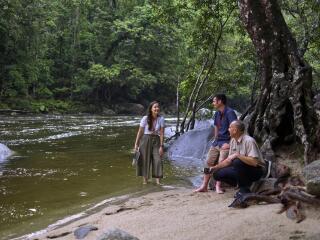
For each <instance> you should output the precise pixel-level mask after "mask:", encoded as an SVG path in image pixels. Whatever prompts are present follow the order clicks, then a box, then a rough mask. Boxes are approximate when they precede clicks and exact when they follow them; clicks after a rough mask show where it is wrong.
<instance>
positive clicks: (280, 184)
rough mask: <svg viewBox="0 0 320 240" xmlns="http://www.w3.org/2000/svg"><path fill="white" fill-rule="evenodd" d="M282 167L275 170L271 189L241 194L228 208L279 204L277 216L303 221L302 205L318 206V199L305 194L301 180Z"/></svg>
mask: <svg viewBox="0 0 320 240" xmlns="http://www.w3.org/2000/svg"><path fill="white" fill-rule="evenodd" d="M284 166H285V165H283V164H281V165H280V168H277V173H278V178H277V179H276V181H275V182H274V185H273V186H272V187H271V188H269V189H262V190H259V189H255V193H247V194H242V195H240V196H238V197H237V198H236V199H235V200H234V201H233V202H232V203H231V204H230V205H229V207H233V208H246V207H249V206H250V205H253V204H260V203H266V204H273V203H281V204H282V207H281V209H280V210H279V211H278V213H279V214H281V213H283V212H286V216H287V217H288V218H289V219H292V220H295V221H296V222H297V223H299V222H301V221H303V220H304V219H305V218H306V216H305V214H304V213H303V204H311V205H317V206H320V199H318V198H316V197H315V196H313V195H311V194H309V193H307V192H306V187H305V184H304V182H303V181H302V180H301V178H300V177H298V176H290V170H289V168H288V167H284ZM265 181H266V180H265ZM261 182H263V181H261ZM260 186H261V183H260ZM258 188H259V186H258Z"/></svg>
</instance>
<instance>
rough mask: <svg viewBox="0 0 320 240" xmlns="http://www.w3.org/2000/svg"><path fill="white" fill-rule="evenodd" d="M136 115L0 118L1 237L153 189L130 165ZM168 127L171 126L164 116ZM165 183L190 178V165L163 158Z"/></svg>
mask: <svg viewBox="0 0 320 240" xmlns="http://www.w3.org/2000/svg"><path fill="white" fill-rule="evenodd" d="M140 118H141V117H132V116H130V117H129V116H114V117H106V116H43V115H41V116H0V133H1V135H0V142H1V143H3V144H5V145H7V146H8V147H9V148H10V149H11V150H13V151H15V155H13V156H12V157H11V158H10V159H7V160H4V161H1V162H0V239H11V238H14V237H18V236H21V235H23V234H26V233H31V232H34V231H37V230H40V229H42V228H45V227H47V226H48V225H49V224H52V223H54V222H56V221H57V220H59V219H62V218H64V217H66V216H70V215H72V214H75V213H78V212H81V211H83V210H85V209H88V208H90V207H92V206H93V205H95V204H96V203H99V202H100V201H102V200H103V199H107V198H110V197H114V196H121V195H124V194H128V193H135V192H139V191H145V190H146V189H148V188H150V189H151V190H152V189H153V188H157V187H156V186H155V185H153V184H150V185H148V186H147V187H144V186H142V184H141V182H142V180H141V179H140V178H137V177H136V176H135V170H134V169H133V168H132V167H131V150H132V147H133V144H134V140H135V135H136V131H137V128H138V124H139V121H140ZM168 120H169V121H167V125H170V124H172V125H174V122H173V121H171V122H170V119H168ZM164 167H165V178H164V180H163V182H164V184H166V185H173V184H174V185H179V184H182V185H183V184H188V180H186V179H187V178H188V177H192V176H193V175H194V174H195V169H194V167H190V168H188V167H186V166H180V165H177V164H176V163H172V162H170V161H169V160H165V162H164Z"/></svg>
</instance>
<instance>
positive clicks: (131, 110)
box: [115, 103, 145, 115]
mask: <svg viewBox="0 0 320 240" xmlns="http://www.w3.org/2000/svg"><path fill="white" fill-rule="evenodd" d="M115 110H116V112H117V113H118V114H133V115H142V114H144V112H145V108H144V106H143V105H141V104H138V103H123V104H121V105H117V106H116V107H115Z"/></svg>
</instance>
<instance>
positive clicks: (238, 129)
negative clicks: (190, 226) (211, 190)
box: [195, 120, 264, 196]
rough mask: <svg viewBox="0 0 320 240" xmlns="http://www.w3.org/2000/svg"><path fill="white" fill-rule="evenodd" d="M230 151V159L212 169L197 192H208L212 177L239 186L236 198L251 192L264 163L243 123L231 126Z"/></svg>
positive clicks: (234, 122) (239, 122)
mask: <svg viewBox="0 0 320 240" xmlns="http://www.w3.org/2000/svg"><path fill="white" fill-rule="evenodd" d="M229 132H230V137H231V141H230V150H229V155H228V157H227V158H226V159H225V160H224V161H222V162H220V163H219V164H217V165H215V166H213V167H210V171H209V174H205V175H204V178H203V183H202V185H201V187H200V188H198V189H196V190H195V191H196V192H206V191H208V183H209V180H210V177H211V176H213V178H214V179H215V180H216V181H221V182H225V183H228V184H229V185H231V186H238V187H239V191H238V192H237V193H236V196H239V195H241V194H243V193H249V192H250V186H251V184H252V183H253V182H255V181H257V180H259V179H260V178H261V177H262V175H263V172H264V161H263V158H262V154H261V152H260V150H259V147H258V145H257V143H256V141H255V140H254V139H253V138H252V137H250V136H249V135H247V134H245V125H244V123H243V122H242V121H239V120H236V121H233V122H232V123H231V124H230V126H229Z"/></svg>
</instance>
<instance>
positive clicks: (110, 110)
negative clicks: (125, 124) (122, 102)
mask: <svg viewBox="0 0 320 240" xmlns="http://www.w3.org/2000/svg"><path fill="white" fill-rule="evenodd" d="M102 114H103V115H108V116H110V115H116V112H115V111H113V110H112V109H109V108H103V109H102Z"/></svg>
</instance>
